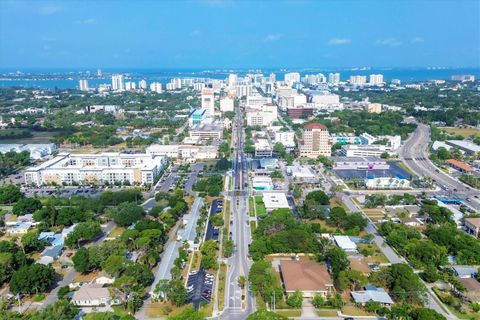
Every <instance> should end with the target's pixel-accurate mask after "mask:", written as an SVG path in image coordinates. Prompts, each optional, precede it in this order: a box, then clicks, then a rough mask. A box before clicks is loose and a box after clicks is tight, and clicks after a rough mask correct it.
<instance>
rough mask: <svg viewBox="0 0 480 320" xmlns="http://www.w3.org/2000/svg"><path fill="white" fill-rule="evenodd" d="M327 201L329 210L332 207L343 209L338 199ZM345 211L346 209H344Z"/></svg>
mask: <svg viewBox="0 0 480 320" xmlns="http://www.w3.org/2000/svg"><path fill="white" fill-rule="evenodd" d="M329 201H330V208H333V207H343V208H345V206H344V205H343V203H342V202H340V201H339V200H338V199H335V198H330V200H329ZM345 209H347V208H345Z"/></svg>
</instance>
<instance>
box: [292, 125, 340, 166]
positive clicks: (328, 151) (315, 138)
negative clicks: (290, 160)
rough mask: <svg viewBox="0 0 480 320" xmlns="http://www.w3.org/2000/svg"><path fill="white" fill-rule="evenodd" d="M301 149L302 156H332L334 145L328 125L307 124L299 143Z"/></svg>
mask: <svg viewBox="0 0 480 320" xmlns="http://www.w3.org/2000/svg"><path fill="white" fill-rule="evenodd" d="M299 151H300V157H307V158H317V157H318V156H320V155H323V156H327V157H330V156H331V155H332V146H331V143H330V136H329V134H328V129H327V127H325V126H324V125H323V124H320V123H309V124H307V125H305V126H304V127H303V136H302V139H301V140H300V143H299Z"/></svg>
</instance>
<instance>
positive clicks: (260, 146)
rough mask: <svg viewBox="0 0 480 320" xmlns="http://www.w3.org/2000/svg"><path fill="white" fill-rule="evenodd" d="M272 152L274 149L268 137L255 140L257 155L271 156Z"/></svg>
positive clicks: (258, 156)
mask: <svg viewBox="0 0 480 320" xmlns="http://www.w3.org/2000/svg"><path fill="white" fill-rule="evenodd" d="M272 154H273V149H272V146H271V145H270V142H269V141H268V139H257V140H256V141H255V157H257V158H261V157H271V156H272Z"/></svg>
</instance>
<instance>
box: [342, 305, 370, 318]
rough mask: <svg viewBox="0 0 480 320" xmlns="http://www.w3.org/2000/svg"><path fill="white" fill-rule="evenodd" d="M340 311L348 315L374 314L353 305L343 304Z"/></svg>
mask: <svg viewBox="0 0 480 320" xmlns="http://www.w3.org/2000/svg"><path fill="white" fill-rule="evenodd" d="M342 313H343V314H347V315H349V316H374V314H373V313H369V312H366V311H365V310H362V309H360V308H357V307H355V306H344V307H343V309H342Z"/></svg>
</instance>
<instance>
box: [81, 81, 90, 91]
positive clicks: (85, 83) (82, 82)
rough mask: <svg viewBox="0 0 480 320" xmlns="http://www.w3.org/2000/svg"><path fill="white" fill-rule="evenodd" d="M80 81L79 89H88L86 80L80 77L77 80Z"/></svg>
mask: <svg viewBox="0 0 480 320" xmlns="http://www.w3.org/2000/svg"><path fill="white" fill-rule="evenodd" d="M79 83H80V90H81V91H88V80H86V79H82V80H80V81H79Z"/></svg>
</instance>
